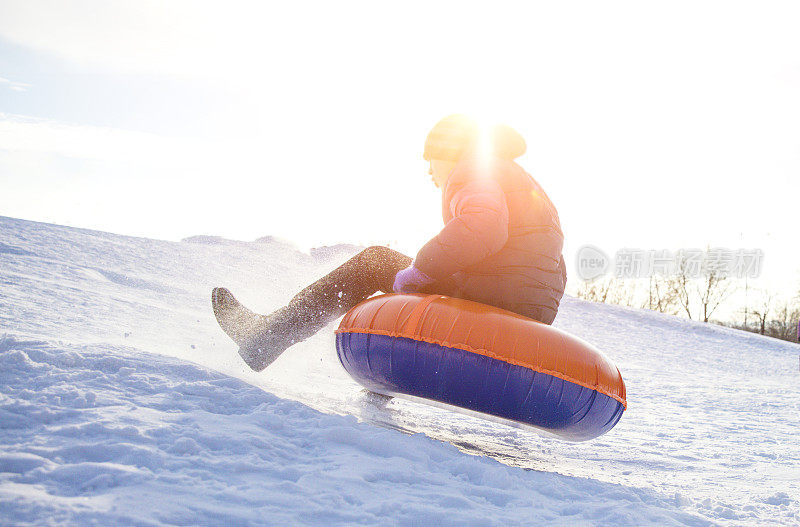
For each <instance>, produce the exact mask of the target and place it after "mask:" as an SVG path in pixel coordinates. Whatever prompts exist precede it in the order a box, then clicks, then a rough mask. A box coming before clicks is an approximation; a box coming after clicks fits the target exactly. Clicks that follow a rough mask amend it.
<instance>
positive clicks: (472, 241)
mask: <svg viewBox="0 0 800 527" xmlns="http://www.w3.org/2000/svg"><path fill="white" fill-rule="evenodd" d="M450 211H451V212H452V214H453V219H452V220H450V221H449V222H447V225H445V226H444V228H443V229H442V231H441V232H440V233H439V234H438V235H436V236H435V237H434V238H433V239H432V240H430V241H429V242H428V243H426V244H425V245H424V246H423V247H422V249H420V251H419V253H417V257H416V258H415V259H414V265H415V266H416V267H417V268H418V269H419V270H420V271H422V272H423V273H425V274H426V275H427V276H429V277H431V278H432V279H434V280H443V279H445V278H447V277H448V276H450V275H452V274H453V273H455V272H458V271H460V270H462V269H465V268H467V267H469V266H470V265H473V264H476V263H478V262H480V261H481V260H483V259H485V258H487V257H489V256H491V255H492V254H494V253H496V252H497V251H499V250H500V249H502V248H503V246H504V245H505V244H506V241H507V240H508V206H507V204H506V198H505V194H504V193H503V190H502V188H501V187H500V185H498V184H497V182H495V181H492V180H489V179H486V180H478V181H470V182H468V183H466V184H464V185H463V186H462V187H461V188H460V189H458V190H457V191H456V192H455V193H454V195H453V197H452V198H451V200H450Z"/></svg>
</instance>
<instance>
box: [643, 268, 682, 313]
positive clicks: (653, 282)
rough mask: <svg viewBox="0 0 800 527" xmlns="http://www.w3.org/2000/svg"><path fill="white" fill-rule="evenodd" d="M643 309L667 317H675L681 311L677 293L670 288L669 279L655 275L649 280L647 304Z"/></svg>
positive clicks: (674, 289)
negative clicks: (664, 314)
mask: <svg viewBox="0 0 800 527" xmlns="http://www.w3.org/2000/svg"><path fill="white" fill-rule="evenodd" d="M642 307H643V308H646V309H650V310H651V311H658V312H659V313H666V314H668V315H677V314H678V311H680V309H681V304H680V302H679V300H678V292H677V290H676V288H675V287H671V281H670V279H668V278H666V277H664V276H662V275H655V276H651V277H650V278H649V282H648V295H647V302H645V303H644V305H642Z"/></svg>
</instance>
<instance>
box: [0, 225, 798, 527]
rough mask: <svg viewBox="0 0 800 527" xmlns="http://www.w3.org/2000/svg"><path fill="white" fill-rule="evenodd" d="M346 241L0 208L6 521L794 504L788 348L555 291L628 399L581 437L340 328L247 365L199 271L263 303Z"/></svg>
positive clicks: (474, 515)
mask: <svg viewBox="0 0 800 527" xmlns="http://www.w3.org/2000/svg"><path fill="white" fill-rule="evenodd" d="M356 250H357V248H356V247H353V246H345V245H342V246H336V247H329V248H324V249H321V250H317V251H313V252H309V253H304V252H302V251H300V250H298V249H297V247H295V246H294V245H292V244H291V243H290V242H286V241H283V240H278V239H275V238H271V237H266V238H263V239H261V240H259V241H257V242H252V243H248V242H233V241H230V240H223V239H220V238H214V237H207V236H198V237H193V238H191V239H187V240H185V241H183V242H166V241H157V240H149V239H141V238H131V237H124V236H118V235H113V234H108V233H102V232H95V231H87V230H80V229H73V228H67V227H61V226H55V225H47V224H41V223H34V222H28V221H22V220H15V219H10V218H1V217H0V523H2V524H6V523H9V524H21V525H25V524H63V523H69V524H122V525H164V524H166V525H189V524H204V525H218V524H219V525H223V524H224V525H230V524H236V525H247V524H273V525H286V524H292V525H296V524H300V525H332V524H365V525H374V524H387V523H393V524H400V525H430V524H434V523H437V524H441V525H508V524H520V523H524V524H534V523H539V522H546V523H548V524H551V523H552V524H564V525H566V524H569V525H597V524H619V525H646V524H656V525H753V524H759V525H769V524H774V525H781V524H782V525H796V524H798V523H800V492H798V491H800V483H798V482H800V447H798V445H797V443H798V442H797V439H796V433H797V416H798V409H800V408H798V407H799V406H800V397H798V396H799V395H800V383H798V379H800V374H799V373H798V349H799V348H798V347H797V346H795V345H792V344H790V343H785V342H780V341H775V340H772V339H768V338H763V337H760V336H758V335H751V334H746V333H740V332H737V331H734V330H731V329H728V328H722V327H716V326H709V325H705V324H700V323H694V322H690V321H686V320H682V319H678V318H675V317H669V316H664V315H659V314H656V313H650V312H645V311H638V310H632V309H628V308H621V307H617V306H607V305H599V304H589V303H585V302H581V301H578V300H575V299H572V298H567V299H565V303H564V307H563V308H562V311H561V313H560V314H559V317H558V319H557V323H556V325H558V326H559V327H561V328H562V329H565V330H567V331H570V332H572V333H574V334H576V335H578V336H580V337H582V338H584V339H586V340H589V341H590V342H592V343H593V344H595V345H596V346H598V347H600V348H601V349H603V350H604V351H605V352H606V353H607V355H609V357H611V358H612V360H614V361H615V362H616V363H617V364H618V366H619V367H620V370H621V371H622V373H623V376H624V377H625V379H626V382H627V385H628V395H629V409H628V411H627V412H626V414H625V415H624V416H623V418H622V420H621V421H620V423H619V424H618V425H617V427H616V428H615V429H614V430H612V431H611V432H609V433H608V434H606V435H605V436H602V437H601V438H598V439H597V440H594V441H590V442H587V443H578V444H575V443H566V442H563V441H559V440H557V439H553V438H550V437H545V436H540V435H537V434H534V433H532V432H530V431H527V430H520V429H516V428H509V427H505V426H502V425H499V424H496V423H493V422H489V421H485V420H480V419H476V418H474V417H470V416H465V415H461V414H455V413H449V412H446V411H444V410H441V409H438V408H433V407H428V406H424V405H419V404H415V403H412V402H408V401H401V400H391V401H387V400H385V399H383V398H380V397H376V396H372V395H370V394H367V393H365V392H364V391H362V390H361V389H360V387H359V386H357V385H356V384H355V383H354V382H353V381H352V380H350V379H349V377H347V375H346V373H344V371H343V370H342V369H341V367H340V366H339V364H338V362H337V359H336V357H335V351H334V346H333V335H332V329H333V325H331V327H329V328H327V330H325V331H322V332H320V334H318V335H316V336H315V337H313V338H312V339H309V340H308V341H306V342H304V343H301V344H299V345H297V346H295V347H293V348H291V349H290V350H289V351H287V352H286V353H285V354H284V355H283V356H282V357H281V358H280V359H278V361H277V362H276V363H275V364H273V365H272V366H270V368H268V369H267V370H266V371H265V372H263V373H261V374H256V373H254V372H250V371H249V370H247V368H246V366H244V365H243V364H242V363H241V361H240V359H239V358H238V355H237V354H236V350H235V348H234V347H233V346H232V344H231V343H230V342H229V341H228V340H227V338H226V337H225V336H224V334H222V333H221V331H220V330H219V329H218V327H217V326H216V323H215V322H214V319H213V315H212V314H211V311H210V307H209V298H208V297H209V295H210V288H211V287H212V286H215V285H224V286H226V287H229V288H230V289H231V290H232V291H234V293H236V294H237V296H239V297H240V298H241V299H242V301H243V302H245V303H246V304H248V305H250V306H252V307H254V308H256V309H257V310H260V311H268V310H270V309H273V308H275V307H277V306H279V305H281V304H282V303H283V302H285V301H286V300H288V299H289V298H290V297H291V296H292V295H293V294H294V293H295V292H296V291H298V290H299V289H300V288H302V287H303V286H304V285H306V284H307V283H308V282H309V281H311V280H313V279H314V278H316V277H318V276H321V275H322V274H324V273H325V272H326V271H328V270H329V269H331V268H332V267H334V266H335V265H336V264H337V263H339V262H341V261H343V260H344V259H346V258H347V257H348V256H349V255H351V254H353V252H354V251H356Z"/></svg>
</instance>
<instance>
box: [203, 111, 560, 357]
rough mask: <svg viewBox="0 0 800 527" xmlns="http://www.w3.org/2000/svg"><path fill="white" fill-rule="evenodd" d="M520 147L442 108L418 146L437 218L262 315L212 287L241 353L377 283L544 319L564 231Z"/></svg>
mask: <svg viewBox="0 0 800 527" xmlns="http://www.w3.org/2000/svg"><path fill="white" fill-rule="evenodd" d="M525 150H526V144H525V140H524V139H523V138H522V136H521V135H520V134H519V133H517V132H516V131H515V130H514V129H512V128H511V127H509V126H505V125H498V126H495V127H493V128H491V129H488V130H484V129H481V127H479V126H478V124H477V123H476V122H475V121H474V120H472V119H470V118H468V117H466V116H464V115H451V116H448V117H445V118H444V119H442V120H441V121H439V122H438V123H437V124H436V125H435V126H434V127H433V129H432V130H431V131H430V133H429V134H428V137H427V139H426V141H425V148H424V152H423V157H424V159H425V160H426V161H428V162H429V163H430V169H429V174H430V175H431V176H432V179H433V182H434V184H435V185H436V187H438V188H440V189H441V190H442V217H443V220H444V227H443V228H442V230H441V232H439V234H437V235H436V236H435V237H434V238H433V239H431V240H430V241H429V242H428V243H426V244H425V245H424V246H423V247H422V248H421V249H420V250H419V252H418V253H417V255H416V257H415V258H414V259H412V258H411V257H409V256H406V255H404V254H402V253H399V252H397V251H394V250H392V249H389V248H388V247H381V246H373V247H368V248H366V249H364V250H363V251H361V252H360V253H358V254H356V255H355V256H354V257H352V258H351V259H350V260H348V261H347V262H345V263H344V264H343V265H341V266H340V267H338V268H336V269H334V270H333V271H331V272H330V273H329V274H328V275H326V276H324V277H322V278H320V279H319V280H317V281H316V282H314V283H313V284H311V285H309V286H308V287H306V288H305V289H303V290H302V291H300V292H299V293H298V294H297V295H296V296H295V297H294V298H292V300H291V301H290V302H289V304H288V305H286V306H284V307H281V308H280V309H278V310H277V311H275V312H273V313H272V314H269V315H258V314H256V313H253V312H252V311H249V310H248V309H246V308H245V307H244V306H242V305H241V304H240V303H239V302H238V301H237V300H236V299H235V298H234V297H233V295H232V294H231V293H230V291H228V290H227V289H224V288H215V289H214V291H213V293H212V303H213V307H214V313H215V315H216V317H217V320H218V321H219V323H220V326H221V327H222V328H223V330H224V331H225V332H226V333H227V334H228V335H229V336H230V337H231V338H232V339H233V340H234V341H235V342H236V343H237V344H238V345H239V346H240V350H239V353H240V355H241V356H242V358H243V359H244V360H245V362H247V364H248V365H249V366H250V367H251V368H252V369H254V370H256V371H261V370H263V369H264V368H266V367H267V366H268V365H269V364H270V363H272V362H273V361H274V360H275V359H276V358H277V357H278V356H279V355H280V354H281V353H282V352H283V351H284V350H285V349H286V348H288V347H289V346H291V345H292V344H294V343H296V342H300V341H302V340H305V339H306V338H308V337H310V336H312V335H314V334H315V333H316V332H317V331H319V330H320V329H321V328H323V327H325V326H326V325H327V324H329V323H330V322H332V321H333V320H335V319H337V318H339V317H340V316H342V315H344V314H345V313H346V312H347V311H349V310H350V309H351V308H353V307H354V306H355V305H357V304H358V303H360V302H361V301H363V300H365V299H366V298H369V297H370V296H372V295H373V294H375V293H376V292H378V291H382V292H384V293H391V292H401V293H410V292H420V293H431V294H440V295H446V296H450V297H456V298H462V299H465V300H472V301H475V302H480V303H483V304H488V305H490V306H495V307H499V308H502V309H505V310H508V311H511V312H514V313H517V314H520V315H523V316H526V317H528V318H531V319H534V320H536V321H539V322H542V323H544V324H551V323H552V322H553V320H554V319H555V317H556V314H557V312H558V307H559V303H560V301H561V298H562V296H563V294H564V286H565V284H566V267H565V264H564V258H563V256H562V254H561V251H562V246H563V242H564V235H563V233H562V231H561V225H560V222H559V218H558V213H557V212H556V208H555V206H554V205H553V203H552V202H551V201H550V199H549V198H548V196H547V194H546V193H545V192H544V190H543V189H542V187H541V186H540V185H539V183H537V182H536V181H535V180H534V179H533V178H532V177H531V176H530V175H529V174H528V173H526V172H525V171H524V170H523V169H522V167H520V165H518V164H517V163H516V162H515V161H514V160H515V159H516V158H518V157H519V156H521V155H522V154H524V153H525Z"/></svg>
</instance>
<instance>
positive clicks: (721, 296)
mask: <svg viewBox="0 0 800 527" xmlns="http://www.w3.org/2000/svg"><path fill="white" fill-rule="evenodd" d="M733 290H734V283H733V281H732V280H729V279H728V276H726V275H724V274H722V273H720V272H719V271H715V270H710V271H707V272H706V273H705V275H704V276H703V280H702V281H701V282H700V284H699V285H698V286H696V291H697V296H698V298H699V300H700V308H701V311H702V316H703V322H708V320H709V319H710V318H711V315H713V314H714V311H716V310H717V308H718V307H719V306H720V304H722V302H724V301H725V299H726V298H728V297H729V296H730V295H731V293H733Z"/></svg>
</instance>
